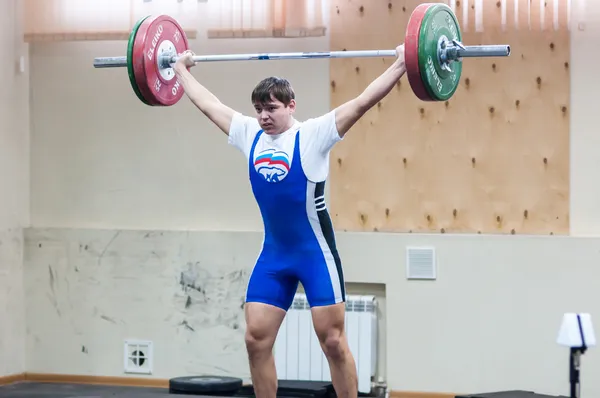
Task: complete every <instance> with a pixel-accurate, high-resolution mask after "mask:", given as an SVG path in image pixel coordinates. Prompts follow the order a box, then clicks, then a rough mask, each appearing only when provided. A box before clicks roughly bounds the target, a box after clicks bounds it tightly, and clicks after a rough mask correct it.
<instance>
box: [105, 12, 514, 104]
mask: <svg viewBox="0 0 600 398" xmlns="http://www.w3.org/2000/svg"><path fill="white" fill-rule="evenodd" d="M461 40H462V35H461V32H460V27H459V24H458V20H457V18H456V16H455V15H454V13H453V12H452V9H451V8H450V7H449V6H447V5H445V4H441V3H425V4H421V5H419V6H417V7H416V8H415V10H414V11H413V12H412V14H411V16H410V19H409V22H408V25H407V28H406V37H405V40H404V52H405V54H404V55H405V61H406V74H407V76H408V80H409V83H410V86H411V88H412V90H413V92H414V93H415V95H416V96H417V97H418V98H419V99H421V100H423V101H446V100H448V99H450V98H451V97H452V96H453V95H454V93H455V91H456V89H457V88H458V84H459V81H460V76H461V72H462V59H463V58H472V57H506V56H509V55H510V46H509V45H479V46H465V45H463V44H462V42H461ZM188 48H189V47H188V40H187V37H186V35H185V32H184V30H183V28H182V27H181V26H180V25H179V23H178V22H177V21H176V20H175V19H173V18H172V17H170V16H167V15H158V16H147V17H144V18H142V19H140V20H139V21H138V22H137V23H136V24H135V26H134V28H133V30H132V31H131V34H130V35H129V41H128V45H127V55H126V56H124V57H98V58H95V59H94V67H96V68H115V67H127V69H128V73H129V81H130V83H131V86H132V88H133V91H134V92H135V93H136V95H137V96H138V98H139V99H140V100H141V101H142V102H143V103H145V104H147V105H150V106H171V105H174V104H175V103H177V102H178V101H179V100H180V99H181V97H182V96H183V89H182V88H181V85H180V83H179V81H178V80H177V79H176V78H175V73H174V71H173V64H174V63H175V62H176V61H177V59H178V54H181V53H183V52H184V51H186V50H188ZM369 57H378V58H379V57H396V50H370V51H331V52H290V53H264V54H260V53H258V54H224V55H196V56H194V57H193V59H194V61H195V62H218V61H265V60H283V59H313V58H369Z"/></svg>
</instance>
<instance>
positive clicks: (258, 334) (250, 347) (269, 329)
mask: <svg viewBox="0 0 600 398" xmlns="http://www.w3.org/2000/svg"><path fill="white" fill-rule="evenodd" d="M246 311H247V313H246V325H247V326H246V333H245V343H246V350H247V351H248V355H249V356H250V358H251V359H252V358H253V357H256V356H261V355H264V354H270V353H271V351H272V350H273V345H274V344H275V339H276V338H277V332H278V330H279V326H280V325H281V321H282V320H283V317H284V315H285V312H284V311H282V310H280V309H274V308H272V307H266V306H264V305H262V304H258V305H257V304H254V305H252V304H251V305H248V304H247V308H246Z"/></svg>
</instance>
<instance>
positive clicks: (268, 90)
mask: <svg viewBox="0 0 600 398" xmlns="http://www.w3.org/2000/svg"><path fill="white" fill-rule="evenodd" d="M396 55H397V58H396V59H395V61H394V63H393V64H392V65H391V66H390V67H389V68H388V69H387V70H385V71H384V72H383V73H382V74H381V75H380V76H379V77H378V78H377V79H375V80H374V81H373V82H372V83H371V84H370V85H369V86H368V87H366V88H365V90H364V91H363V92H362V93H361V94H360V95H359V96H357V97H356V98H353V99H351V100H349V101H348V102H346V103H344V104H342V105H341V106H339V107H337V108H336V109H334V110H332V111H330V112H328V113H326V114H325V115H322V116H319V117H316V118H313V119H308V120H306V121H304V122H299V121H297V120H296V119H295V118H294V112H295V110H296V106H297V103H296V100H295V94H294V90H293V88H292V86H291V85H290V83H289V82H288V81H287V80H286V79H283V78H277V77H268V78H266V79H264V80H262V81H260V82H259V83H258V84H257V85H256V87H255V88H254V90H253V91H252V93H251V96H250V97H251V101H252V104H253V106H254V109H255V111H256V115H255V116H254V117H251V116H246V115H243V114H242V113H240V112H237V111H234V110H233V109H231V108H230V107H228V106H227V105H225V104H223V103H222V102H221V101H220V100H219V99H218V98H217V97H216V96H215V95H213V94H212V93H211V92H210V91H209V90H208V89H206V88H205V87H204V86H203V85H202V84H201V83H199V82H198V81H197V80H196V79H195V78H194V76H193V75H192V74H191V73H190V72H189V70H188V68H189V67H192V66H194V65H196V62H194V60H193V59H192V56H193V53H192V52H191V51H186V52H185V53H183V54H181V56H180V58H178V60H177V62H176V64H175V66H174V70H175V73H176V75H177V78H178V79H179V82H180V83H181V85H182V87H183V89H184V90H185V93H186V95H187V96H188V98H189V99H190V100H191V101H192V103H193V104H194V105H195V106H196V107H197V108H198V109H199V110H200V111H201V112H202V113H204V115H206V116H207V117H208V118H209V119H210V120H211V121H212V122H213V123H214V124H215V125H217V126H218V127H219V128H220V129H221V130H222V131H223V132H224V133H225V134H227V135H228V137H229V138H228V142H229V144H231V145H233V146H234V147H236V148H237V149H239V150H240V151H241V152H242V153H243V154H244V155H245V156H246V159H247V160H248V167H249V175H250V182H251V187H252V191H253V193H254V197H255V199H256V201H257V204H258V206H259V208H260V212H261V215H262V218H263V222H264V228H265V230H264V242H263V246H262V250H261V252H260V255H259V257H258V259H257V261H256V264H255V265H254V269H253V271H252V274H251V276H250V280H249V282H248V289H247V293H246V305H245V307H244V309H245V317H246V348H247V351H248V358H249V363H250V372H251V377H252V384H253V386H254V391H255V395H256V397H258V398H276V392H277V375H276V369H275V360H274V357H273V354H272V350H273V345H274V343H275V339H276V337H277V333H278V331H279V327H280V325H281V323H282V321H283V319H284V317H285V314H286V312H287V310H288V309H289V307H290V305H291V303H292V301H293V298H294V295H295V293H296V291H297V287H298V282H300V283H302V285H303V287H304V290H305V292H306V296H307V299H308V302H309V304H310V306H311V312H312V316H313V324H314V327H315V332H316V334H317V336H318V338H319V341H320V343H321V347H322V349H323V352H324V353H325V356H326V357H327V360H328V362H329V367H330V370H331V379H332V382H333V386H334V388H335V391H336V394H337V396H338V397H340V398H346V397H351V398H356V397H357V395H358V391H357V389H358V387H357V384H358V383H357V375H356V364H355V362H354V358H353V357H352V354H351V352H350V349H349V346H348V342H347V339H346V335H345V327H344V320H345V303H344V302H345V289H344V277H343V272H342V266H341V261H340V257H339V255H338V252H337V249H336V245H335V236H334V232H333V227H332V223H331V220H330V217H329V214H328V212H327V209H326V206H325V199H324V187H325V181H326V179H327V176H328V172H329V153H330V151H331V149H332V147H333V146H334V144H335V143H337V142H338V141H340V140H342V139H343V138H344V137H345V135H346V133H347V132H348V131H349V130H350V129H351V128H352V126H353V125H354V124H355V123H356V122H357V121H358V120H359V119H360V118H361V117H362V116H363V115H364V114H365V113H366V112H367V111H368V110H369V109H371V107H373V106H374V105H375V104H377V103H378V102H379V101H381V100H382V99H383V98H384V97H385V96H386V95H387V94H388V93H389V92H390V91H391V90H392V88H393V87H394V86H395V85H396V83H397V82H398V80H400V78H401V77H402V76H403V75H404V74H405V72H406V68H405V63H404V45H400V46H398V47H397V48H396Z"/></svg>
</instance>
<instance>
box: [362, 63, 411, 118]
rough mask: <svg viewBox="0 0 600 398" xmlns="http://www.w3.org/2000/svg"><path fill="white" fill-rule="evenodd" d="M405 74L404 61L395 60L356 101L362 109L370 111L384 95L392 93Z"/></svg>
mask: <svg viewBox="0 0 600 398" xmlns="http://www.w3.org/2000/svg"><path fill="white" fill-rule="evenodd" d="M405 72H406V65H405V63H404V59H401V58H397V59H396V60H395V61H394V63H393V64H392V65H391V66H390V67H389V68H387V69H386V70H385V72H383V73H382V74H381V75H380V76H379V77H378V78H377V79H375V80H373V81H372V82H371V84H369V85H368V86H367V88H366V89H365V90H364V91H363V92H362V93H361V94H360V95H359V96H358V101H359V102H360V103H361V106H362V107H364V109H370V108H371V107H373V106H374V105H375V104H377V103H378V102H379V101H381V100H382V99H383V98H384V97H385V96H386V95H388V94H389V92H390V91H392V88H394V86H395V85H396V83H398V80H400V78H401V77H402V76H403V75H404V73H405Z"/></svg>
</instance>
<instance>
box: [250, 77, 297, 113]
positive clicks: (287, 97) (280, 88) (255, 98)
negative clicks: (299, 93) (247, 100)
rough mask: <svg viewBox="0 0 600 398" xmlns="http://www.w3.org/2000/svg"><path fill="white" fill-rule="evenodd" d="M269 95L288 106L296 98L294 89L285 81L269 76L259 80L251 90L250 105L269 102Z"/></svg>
mask: <svg viewBox="0 0 600 398" xmlns="http://www.w3.org/2000/svg"><path fill="white" fill-rule="evenodd" d="M271 95H272V96H273V97H275V99H277V100H278V101H281V102H283V104H284V105H285V106H288V105H289V104H290V102H291V101H292V100H293V99H295V98H296V94H295V93H294V89H293V88H292V85H291V84H290V82H289V81H288V80H287V79H284V78H280V77H276V76H271V77H267V78H266V79H263V80H261V81H260V82H259V83H258V84H257V85H256V87H254V90H252V96H251V99H252V103H253V104H256V103H259V104H266V103H268V102H271Z"/></svg>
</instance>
